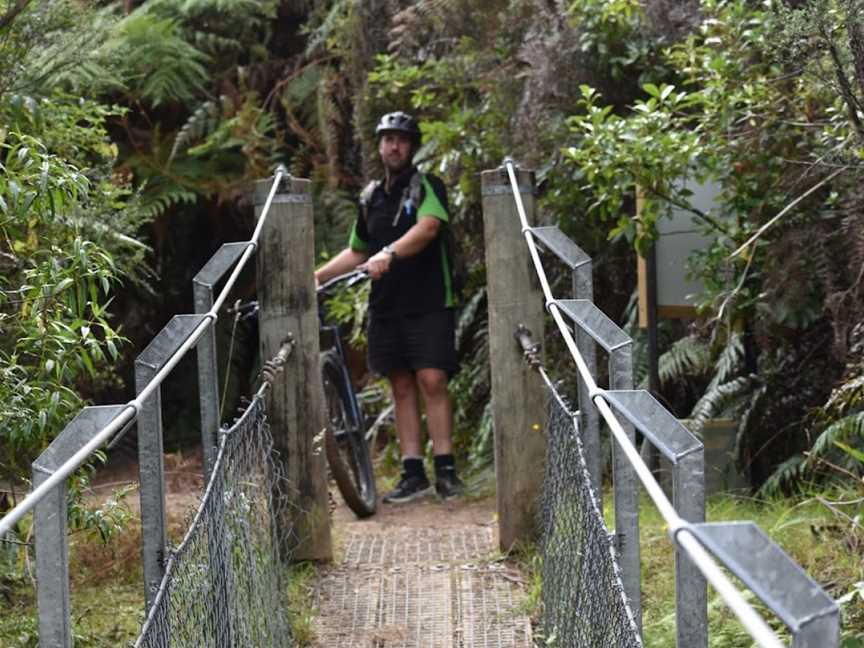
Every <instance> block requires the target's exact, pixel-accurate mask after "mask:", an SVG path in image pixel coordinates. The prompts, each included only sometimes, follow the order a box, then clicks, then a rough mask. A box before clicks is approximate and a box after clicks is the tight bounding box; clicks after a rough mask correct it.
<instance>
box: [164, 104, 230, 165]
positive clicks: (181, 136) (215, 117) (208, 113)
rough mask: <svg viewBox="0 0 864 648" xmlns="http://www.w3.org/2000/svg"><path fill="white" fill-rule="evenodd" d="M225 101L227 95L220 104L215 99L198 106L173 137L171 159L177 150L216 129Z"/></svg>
mask: <svg viewBox="0 0 864 648" xmlns="http://www.w3.org/2000/svg"><path fill="white" fill-rule="evenodd" d="M225 103H230V100H229V99H228V98H227V97H224V98H223V102H222V104H219V103H216V102H215V101H205V102H204V103H203V104H201V105H200V106H198V108H197V109H196V110H195V112H193V113H192V114H191V115H190V116H189V119H187V120H186V123H185V124H183V126H182V127H181V128H180V131H179V132H178V133H177V136H176V137H175V138H174V146H172V147H171V157H170V159H171V160H173V159H174V157H175V156H176V155H177V154H178V153H179V152H181V151H183V150H185V149H186V148H188V147H189V146H191V145H192V144H193V143H195V142H197V141H199V140H201V139H202V138H204V137H206V136H207V135H209V134H210V133H212V132H213V131H214V130H216V127H217V126H218V124H219V119H220V117H221V116H222V105H224V104H225Z"/></svg>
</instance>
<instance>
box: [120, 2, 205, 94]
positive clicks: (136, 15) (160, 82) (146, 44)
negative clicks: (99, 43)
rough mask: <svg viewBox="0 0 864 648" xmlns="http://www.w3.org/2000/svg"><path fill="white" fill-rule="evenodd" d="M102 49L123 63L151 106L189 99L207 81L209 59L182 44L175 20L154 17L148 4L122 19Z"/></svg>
mask: <svg viewBox="0 0 864 648" xmlns="http://www.w3.org/2000/svg"><path fill="white" fill-rule="evenodd" d="M105 48H106V53H107V54H109V55H111V56H116V57H118V58H119V59H120V60H121V61H123V62H124V63H125V65H126V70H125V72H126V74H127V76H128V77H129V78H130V79H134V80H135V81H136V85H135V87H136V89H137V92H138V93H140V96H141V97H142V98H144V99H146V100H148V101H150V102H152V104H153V105H154V106H158V105H160V104H162V103H165V102H167V101H182V102H187V101H190V100H192V99H193V98H194V97H195V95H196V93H197V92H199V91H200V90H201V89H203V87H204V85H205V83H206V82H207V80H208V78H209V74H208V71H207V68H206V66H205V63H206V62H207V61H208V58H209V57H208V56H207V55H206V54H204V53H203V52H201V51H200V50H198V49H196V48H195V47H194V46H193V45H192V44H191V43H189V42H188V41H186V39H185V38H184V37H183V35H182V32H181V29H180V26H179V24H178V23H177V21H176V20H172V19H169V18H157V17H156V16H154V15H153V14H152V13H149V9H148V5H144V7H142V8H141V9H138V10H136V11H135V12H133V13H132V14H130V15H129V16H128V17H126V18H125V19H123V20H122V21H121V22H120V24H119V25H118V26H117V29H116V34H115V36H114V38H112V39H111V40H110V41H109V42H108V43H106V46H105Z"/></svg>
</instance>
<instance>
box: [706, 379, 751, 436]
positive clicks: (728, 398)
mask: <svg viewBox="0 0 864 648" xmlns="http://www.w3.org/2000/svg"><path fill="white" fill-rule="evenodd" d="M755 382H756V376H740V377H738V378H735V379H734V380H732V381H730V382H727V383H723V384H721V385H717V386H715V387H710V388H709V389H707V390H706V391H705V393H704V394H703V395H702V397H701V398H700V399H699V401H698V402H697V403H696V405H695V406H694V407H693V411H692V412H691V413H690V418H691V419H693V420H694V421H696V422H697V424H698V425H699V426H700V427H701V425H703V424H704V422H705V421H707V420H708V419H710V418H713V417H717V416H719V415H720V414H722V413H725V412H729V411H732V410H733V409H734V405H735V404H736V403H740V402H743V401H744V400H746V399H747V397H748V396H749V395H750V394H751V392H752V391H753V386H754V384H755Z"/></svg>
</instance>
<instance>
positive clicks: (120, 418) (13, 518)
mask: <svg viewBox="0 0 864 648" xmlns="http://www.w3.org/2000/svg"><path fill="white" fill-rule="evenodd" d="M286 177H290V176H289V173H288V171H287V169H285V167H284V166H282V165H281V164H280V165H279V166H278V167H277V168H276V171H275V174H274V177H273V184H272V185H271V187H270V193H269V194H268V195H267V201H266V202H265V203H264V208H263V210H262V211H261V216H260V217H259V218H258V223H257V224H256V226H255V231H254V232H253V234H252V238H251V239H250V240H249V241H248V242H247V244H246V245H247V247H246V250H244V252H243V255H242V256H241V257H240V259H239V260H238V262H237V265H236V266H235V267H234V270H233V272H232V273H231V275H230V276H229V277H228V279H227V280H226V281H225V285H224V287H223V288H222V291H221V292H220V293H219V297H218V298H217V299H216V300H215V302H214V304H213V307H212V308H211V309H210V311H209V312H207V313H205V314H204V319H203V320H202V321H201V323H200V324H198V326H197V327H196V328H195V329H194V330H193V331H192V333H191V334H190V335H189V337H188V338H187V339H186V341H185V342H184V343H183V344H182V345H181V346H180V347H179V348H178V349H177V351H176V352H175V353H174V354H173V355H172V356H171V357H170V358H169V359H168V361H167V362H166V363H165V365H164V366H163V367H162V368H161V369H160V370H159V371H158V372H157V373H156V375H155V376H153V378H152V379H151V380H150V382H149V383H147V385H146V386H145V387H144V389H142V390H141V393H139V394H138V396H137V397H136V398H134V399H132V400H131V401H129V402H128V403H126V407H125V409H123V410H122V411H121V412H120V413H119V414H118V415H117V416H116V417H115V418H114V419H113V420H112V421H111V422H110V423H109V424H108V425H106V426H105V427H103V428H102V429H101V430H100V431H99V432H97V433H96V435H95V436H94V437H93V438H92V439H91V440H90V441H89V442H87V443H86V444H85V445H84V446H82V447H81V449H80V450H78V451H77V452H76V453H75V454H73V455H72V456H71V457H70V458H69V459H68V461H66V462H65V463H64V464H63V465H62V466H60V467H59V468H58V469H57V470H56V471H54V473H53V474H52V475H51V476H49V477H48V478H47V479H46V480H45V481H44V482H42V483H41V484H40V485H39V486H37V487H36V488H34V489H33V490H32V491H31V492H30V493H28V494H27V496H26V497H25V498H24V499H23V500H21V502H19V503H18V504H17V505H16V506H15V507H14V508H13V509H12V510H11V511H9V512H8V513H7V514H6V515H4V516H3V518H2V519H0V538H2V537H3V536H4V535H5V534H6V533H8V532H9V531H11V530H12V527H13V526H14V525H15V524H16V523H17V522H18V521H19V520H20V519H21V518H23V517H24V516H25V515H26V514H27V513H29V512H30V511H31V510H33V509H34V508H35V507H36V505H37V504H38V503H39V502H40V501H42V500H43V499H44V498H45V497H46V496H47V495H48V494H49V493H50V492H51V491H52V490H53V489H54V488H56V487H57V486H58V485H59V484H60V483H62V482H63V481H65V480H66V479H68V478H69V476H70V475H72V473H74V472H75V471H76V470H78V468H80V467H81V466H82V465H83V464H84V462H85V461H87V459H88V458H89V457H90V455H92V454H93V453H94V452H95V451H96V450H97V449H98V448H99V447H101V446H102V445H103V444H104V443H106V442H107V441H108V440H109V439H111V438H112V437H113V436H114V435H115V434H116V433H119V432H122V431H124V430H125V429H126V428H127V426H129V425H130V424H131V423H133V422H134V421H135V419H136V418H137V417H138V414H139V413H140V411H141V407H142V405H143V404H144V402H145V401H146V400H147V399H148V398H149V397H150V396H151V395H152V394H153V392H155V391H156V390H157V389H158V388H159V386H160V385H161V384H162V382H163V381H164V380H165V378H166V377H167V375H168V374H169V373H170V372H171V371H172V370H173V369H174V367H176V366H177V364H178V363H179V362H180V360H182V358H183V356H185V355H186V353H187V352H188V351H189V349H191V348H192V347H193V346H195V345H196V344H197V343H198V340H200V339H201V336H202V335H203V334H204V333H205V331H206V330H207V328H208V327H210V326H212V325H213V324H214V323H215V322H216V320H218V319H219V315H218V313H219V309H220V308H222V304H223V303H224V302H225V300H226V299H227V298H228V293H229V292H230V291H231V289H232V288H233V287H234V284H235V283H236V282H237V278H238V277H239V276H240V273H241V272H242V271H243V268H244V266H245V264H246V262H247V261H248V259H249V257H250V256H252V253H253V252H254V251H255V250H256V249H257V248H258V239H259V237H260V236H261V230H262V228H263V226H264V222H265V221H266V219H267V215H268V213H269V211H270V205H271V204H272V203H273V197H274V196H275V195H276V191H277V189H278V188H279V184H280V183H281V182H282V179H283V178H286Z"/></svg>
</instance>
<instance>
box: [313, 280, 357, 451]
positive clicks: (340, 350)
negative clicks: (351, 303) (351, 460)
mask: <svg viewBox="0 0 864 648" xmlns="http://www.w3.org/2000/svg"><path fill="white" fill-rule="evenodd" d="M367 277H368V275H367V274H366V272H365V271H363V270H355V271H353V272H349V273H347V274H344V275H339V276H338V277H334V278H333V279H331V280H329V281H327V282H325V283H323V284H322V285H321V286H319V287H318V291H317V292H318V331H319V334H320V339H321V352H322V353H323V352H325V351H335V352H336V355H337V356H338V357H339V372H340V374H341V378H342V385H345V386H346V390H350V392H351V393H350V394H344V396H347V398H346V402H347V403H348V404H349V405H350V408H351V410H352V411H351V412H350V415H351V417H352V418H353V420H354V421H357V425H358V426H360V429H358V430H356V432H357V433H358V434H360V435H362V434H363V433H364V432H365V430H364V429H363V428H364V427H365V426H364V423H363V416H362V412H361V411H360V404H359V402H358V401H357V395H356V394H355V393H354V389H353V383H352V382H351V375H350V373H349V372H348V364H347V362H346V356H345V350H344V347H343V345H342V336H341V335H340V334H339V324H330V323H328V322H327V318H326V316H325V310H326V309H325V307H324V299H323V298H324V297H326V296H327V295H328V293H329V291H330V289H332V288H333V287H334V286H336V285H339V284H342V283H344V284H346V285H347V286H349V287H350V286H353V285H354V284H356V283H359V282H360V281H363V280H365V279H366V278H367ZM344 434H345V432H344V431H339V432H338V433H337V435H336V436H337V438H339V439H340V440H341V437H342V436H344Z"/></svg>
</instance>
